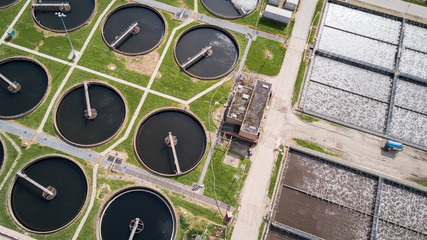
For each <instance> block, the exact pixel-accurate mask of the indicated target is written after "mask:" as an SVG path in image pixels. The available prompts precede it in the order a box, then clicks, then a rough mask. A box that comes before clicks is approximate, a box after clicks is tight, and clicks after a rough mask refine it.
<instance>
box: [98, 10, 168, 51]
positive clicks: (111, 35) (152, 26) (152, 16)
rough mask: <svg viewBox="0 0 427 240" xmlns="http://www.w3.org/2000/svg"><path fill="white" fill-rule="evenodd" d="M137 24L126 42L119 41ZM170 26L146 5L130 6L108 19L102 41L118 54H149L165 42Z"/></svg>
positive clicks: (104, 25) (112, 12) (114, 12)
mask: <svg viewBox="0 0 427 240" xmlns="http://www.w3.org/2000/svg"><path fill="white" fill-rule="evenodd" d="M135 23H136V24H137V25H136V27H134V28H132V29H133V30H131V32H129V33H128V34H125V35H124V38H123V39H124V40H122V41H119V42H118V43H117V45H114V46H112V45H113V44H115V41H116V40H117V39H119V38H120V37H121V35H122V34H124V33H126V30H128V28H129V27H131V26H133V24H135ZM165 32H166V23H165V20H164V18H163V16H162V14H161V13H159V12H158V11H157V10H156V9H154V8H152V7H149V6H146V5H142V4H134V3H133V4H126V5H122V6H120V7H117V8H116V9H114V10H112V11H111V12H110V13H109V14H108V15H107V17H106V18H105V20H104V24H103V27H102V39H103V40H104V42H105V44H107V46H109V47H110V48H111V49H113V50H114V51H116V52H119V53H122V54H126V55H138V54H145V53H148V52H150V51H152V50H153V49H155V48H156V47H157V46H158V45H159V44H160V43H161V42H162V40H163V38H164V36H165Z"/></svg>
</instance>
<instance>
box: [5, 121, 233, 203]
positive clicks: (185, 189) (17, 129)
mask: <svg viewBox="0 0 427 240" xmlns="http://www.w3.org/2000/svg"><path fill="white" fill-rule="evenodd" d="M0 131H5V132H9V133H12V134H14V135H17V136H19V137H23V138H26V139H32V138H33V137H34V136H35V135H36V131H34V130H33V129H29V128H26V127H23V126H20V125H18V124H16V123H13V122H10V121H5V120H0ZM36 142H37V143H39V144H42V145H44V146H48V147H50V148H53V149H56V150H59V151H61V152H64V153H67V154H70V155H72V156H75V157H78V158H81V159H84V160H86V161H88V162H91V163H92V164H96V163H98V162H99V158H100V157H101V156H102V155H100V154H99V153H97V152H94V151H91V150H87V149H82V148H78V147H74V146H72V145H69V144H67V143H65V142H63V141H61V140H60V139H58V138H55V137H52V136H50V135H47V134H41V135H39V137H38V138H37V140H36ZM111 164H112V162H110V161H108V160H107V156H105V157H103V158H102V159H101V161H100V165H101V166H103V167H105V168H106V169H108V168H110V167H111ZM114 170H115V171H118V172H122V173H125V174H128V175H130V176H133V177H135V178H138V179H140V180H143V181H147V182H151V183H153V184H154V185H157V186H159V187H162V188H165V189H169V190H171V191H173V192H176V193H179V194H182V195H184V196H187V197H190V198H193V199H196V200H198V201H200V202H202V203H206V204H209V205H211V206H213V207H215V206H216V202H215V200H214V199H211V198H209V197H206V196H203V195H200V194H197V193H196V192H194V191H193V190H192V188H191V187H189V186H187V185H184V184H182V183H179V182H176V181H173V180H171V179H168V178H164V177H160V176H158V175H155V174H152V173H150V172H147V171H145V170H143V169H141V168H138V167H135V166H133V165H130V164H127V163H121V164H117V165H115V166H114ZM218 205H219V206H220V208H222V209H224V210H229V209H231V210H232V209H233V207H231V206H229V205H227V204H225V203H222V202H218Z"/></svg>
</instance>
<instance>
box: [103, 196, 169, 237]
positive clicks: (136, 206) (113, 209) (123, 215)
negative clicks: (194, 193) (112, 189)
mask: <svg viewBox="0 0 427 240" xmlns="http://www.w3.org/2000/svg"><path fill="white" fill-rule="evenodd" d="M171 211H173V210H172V208H171V206H170V204H169V203H168V202H167V201H166V200H165V199H164V198H163V197H162V196H160V195H158V194H157V193H155V192H152V191H150V190H147V189H144V188H135V189H131V190H128V191H125V192H123V193H121V194H119V195H118V197H116V198H115V199H114V200H113V201H112V202H110V203H109V205H108V206H107V207H106V209H105V210H104V214H103V216H102V218H101V236H102V240H110V239H111V240H117V239H128V238H129V235H130V233H131V230H130V228H129V224H130V222H131V221H132V220H133V219H135V218H139V219H141V220H142V222H143V223H144V229H143V230H142V231H141V232H140V233H137V234H135V237H134V238H133V239H134V240H145V239H155V240H169V239H173V237H174V235H175V231H174V229H175V216H174V214H173V213H172V212H171Z"/></svg>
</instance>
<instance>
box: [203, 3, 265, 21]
mask: <svg viewBox="0 0 427 240" xmlns="http://www.w3.org/2000/svg"><path fill="white" fill-rule="evenodd" d="M201 1H202V3H203V5H204V6H205V7H206V8H207V9H208V10H209V11H210V12H212V13H213V14H215V15H217V16H219V17H223V18H240V17H244V16H247V14H250V13H251V12H253V11H254V10H255V8H256V6H257V4H258V0H234V1H235V2H236V3H237V4H239V5H240V6H241V7H242V8H243V9H244V10H245V12H246V14H242V15H241V14H240V13H239V12H238V11H237V10H236V8H235V7H234V5H233V4H232V2H231V0H201Z"/></svg>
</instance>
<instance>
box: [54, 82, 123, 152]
mask: <svg viewBox="0 0 427 240" xmlns="http://www.w3.org/2000/svg"><path fill="white" fill-rule="evenodd" d="M87 84H88V93H89V94H88V96H89V103H90V107H91V109H94V110H95V111H96V114H95V115H96V116H95V115H94V116H95V117H94V118H90V117H88V115H87V102H86V93H85V87H84V83H80V84H77V85H75V86H74V87H71V88H70V89H69V90H67V91H66V92H65V93H64V95H63V96H62V97H61V99H60V100H59V101H58V103H57V106H56V109H55V111H54V116H53V119H54V125H55V130H56V132H57V133H58V134H59V135H60V136H61V137H62V138H63V139H64V140H65V141H67V142H68V143H71V144H74V145H77V146H80V147H93V146H98V145H101V144H104V143H106V142H108V141H109V140H111V139H112V138H114V137H115V136H116V135H117V134H118V133H119V132H120V130H121V129H122V127H123V124H124V122H125V120H126V115H127V108H126V103H125V100H124V97H123V96H122V94H121V93H120V92H119V91H118V90H117V89H115V88H114V87H112V86H110V85H108V84H106V83H102V82H97V81H88V82H87Z"/></svg>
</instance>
